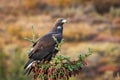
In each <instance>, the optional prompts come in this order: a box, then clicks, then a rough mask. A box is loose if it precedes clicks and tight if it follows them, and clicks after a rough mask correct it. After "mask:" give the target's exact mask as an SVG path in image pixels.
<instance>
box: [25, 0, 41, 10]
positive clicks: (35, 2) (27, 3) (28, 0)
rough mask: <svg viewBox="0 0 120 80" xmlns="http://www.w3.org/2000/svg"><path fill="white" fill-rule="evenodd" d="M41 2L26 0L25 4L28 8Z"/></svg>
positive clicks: (38, 0)
mask: <svg viewBox="0 0 120 80" xmlns="http://www.w3.org/2000/svg"><path fill="white" fill-rule="evenodd" d="M39 3H40V0H24V1H23V6H24V8H26V9H31V8H35V7H36V6H37V4H39Z"/></svg>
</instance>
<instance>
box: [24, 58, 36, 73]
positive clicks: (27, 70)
mask: <svg viewBox="0 0 120 80" xmlns="http://www.w3.org/2000/svg"><path fill="white" fill-rule="evenodd" d="M33 61H34V60H33V59H30V60H29V61H28V62H27V63H26V64H25V66H24V74H27V75H29V74H30V72H31V70H32V64H33Z"/></svg>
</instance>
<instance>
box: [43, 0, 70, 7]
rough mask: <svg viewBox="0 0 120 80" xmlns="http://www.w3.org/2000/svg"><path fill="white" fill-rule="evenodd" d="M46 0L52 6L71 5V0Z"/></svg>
mask: <svg viewBox="0 0 120 80" xmlns="http://www.w3.org/2000/svg"><path fill="white" fill-rule="evenodd" d="M44 2H45V3H47V4H48V5H50V6H52V7H56V6H64V7H66V6H68V5H70V2H71V0H45V1H44Z"/></svg>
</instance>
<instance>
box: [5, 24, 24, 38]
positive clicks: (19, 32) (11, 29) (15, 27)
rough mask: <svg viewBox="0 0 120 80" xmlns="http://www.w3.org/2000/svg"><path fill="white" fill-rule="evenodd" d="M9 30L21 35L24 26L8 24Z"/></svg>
mask: <svg viewBox="0 0 120 80" xmlns="http://www.w3.org/2000/svg"><path fill="white" fill-rule="evenodd" d="M7 32H8V34H10V35H13V36H17V37H21V32H22V28H21V27H19V26H11V25H10V26H8V28H7Z"/></svg>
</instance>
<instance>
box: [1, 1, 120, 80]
mask: <svg viewBox="0 0 120 80" xmlns="http://www.w3.org/2000/svg"><path fill="white" fill-rule="evenodd" d="M59 17H63V18H66V19H67V20H68V21H69V23H67V24H65V25H64V39H65V43H64V44H63V46H62V53H61V54H63V55H65V56H69V57H71V58H72V59H76V57H77V55H78V54H80V53H81V54H84V53H85V52H86V51H87V50H88V48H91V49H92V50H93V51H94V54H93V55H91V56H90V57H89V58H88V60H87V64H88V65H87V66H86V68H85V69H83V71H81V73H80V74H79V75H78V76H76V77H71V78H70V80H120V78H119V74H120V0H0V80H26V79H29V80H32V79H31V76H28V77H27V76H24V75H23V74H22V72H23V66H24V64H25V62H26V61H27V60H28V57H27V55H28V53H27V51H28V49H29V46H30V45H31V43H30V42H28V41H26V40H24V38H25V37H29V38H32V29H31V27H32V26H34V29H35V35H36V36H35V37H36V39H37V38H38V37H40V36H42V35H44V34H45V33H47V32H48V31H49V30H50V29H51V28H52V27H53V26H54V22H55V21H56V19H57V18H59Z"/></svg>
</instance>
